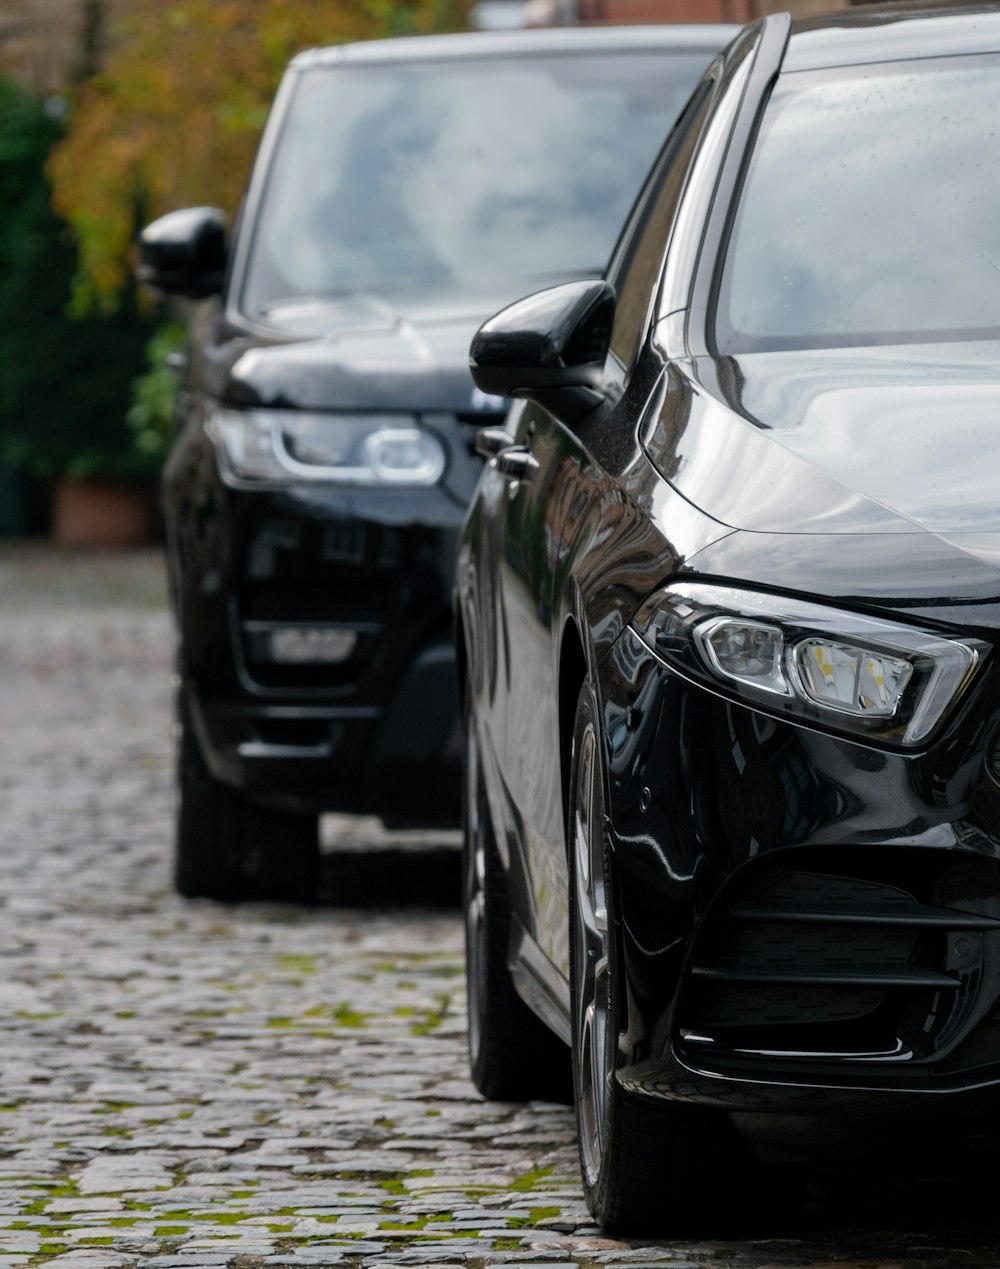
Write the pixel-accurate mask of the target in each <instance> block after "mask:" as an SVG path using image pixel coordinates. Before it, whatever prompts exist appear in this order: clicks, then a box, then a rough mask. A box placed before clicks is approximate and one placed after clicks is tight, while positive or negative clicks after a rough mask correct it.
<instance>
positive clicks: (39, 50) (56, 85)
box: [0, 0, 148, 95]
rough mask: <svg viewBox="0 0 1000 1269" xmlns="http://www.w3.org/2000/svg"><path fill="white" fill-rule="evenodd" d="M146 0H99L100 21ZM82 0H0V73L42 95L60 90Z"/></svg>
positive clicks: (72, 68) (72, 67)
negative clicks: (101, 8)
mask: <svg viewBox="0 0 1000 1269" xmlns="http://www.w3.org/2000/svg"><path fill="white" fill-rule="evenodd" d="M144 2H148V0H103V10H104V21H105V26H106V28H107V29H109V30H112V29H113V28H114V23H115V21H116V19H117V18H118V17H120V16H121V14H123V13H124V12H126V11H128V10H130V9H134V8H136V7H137V6H138V4H140V3H144ZM85 7H86V0H0V75H8V76H10V77H11V78H13V79H17V80H18V81H20V82H21V83H22V84H24V85H25V86H26V87H28V88H31V89H33V90H34V91H35V92H38V93H41V94H43V95H48V94H50V93H58V92H61V91H62V90H63V89H64V88H65V87H66V86H67V84H69V82H70V81H71V80H72V78H73V75H74V73H75V72H76V70H77V69H78V67H79V66H80V61H81V56H82V37H83V27H84V13H85Z"/></svg>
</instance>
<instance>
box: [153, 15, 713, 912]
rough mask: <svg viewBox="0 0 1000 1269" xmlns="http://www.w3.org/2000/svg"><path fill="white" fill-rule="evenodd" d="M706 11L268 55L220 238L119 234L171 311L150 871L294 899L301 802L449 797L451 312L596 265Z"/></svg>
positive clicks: (674, 96)
mask: <svg viewBox="0 0 1000 1269" xmlns="http://www.w3.org/2000/svg"><path fill="white" fill-rule="evenodd" d="M729 34H730V32H729V31H728V30H727V29H726V28H723V27H719V28H713V27H678V28H663V29H652V28H633V29H622V30H591V31H563V32H559V31H551V32H521V33H511V34H492V35H460V36H459V35H456V36H442V37H428V38H422V39H415V40H389V41H383V42H378V43H371V44H357V45H351V46H344V47H339V48H333V49H326V50H318V51H313V52H309V53H304V54H302V55H300V56H299V57H298V58H297V59H296V60H295V61H294V62H293V64H292V66H291V68H290V69H289V71H288V73H287V75H286V77H285V79H284V81H283V83H282V86H281V88H280V90H279V93H278V96H277V99H276V102H275V106H274V109H273V111H272V115H271V119H270V122H269V124H268V127H267V130H266V133H265V136H264V139H263V141H262V145H261V150H260V154H259V157H258V161H257V163H256V166H255V169H254V173H253V176H252V179H251V182H250V186H249V189H248V193H247V197H246V200H245V204H244V208H243V212H242V214H241V218H240V223H239V225H238V227H237V231H236V233H235V236H234V240H233V243H232V247H231V250H230V249H228V248H227V244H226V242H225V236H224V227H223V222H222V218H221V216H220V214H219V213H218V212H215V211H213V210H212V209H206V208H201V209H188V210H186V211H182V212H176V213H172V214H170V215H169V216H167V217H165V218H163V219H161V220H160V221H158V222H156V223H155V224H154V225H152V226H150V227H149V228H148V229H147V230H146V232H145V234H144V235H143V246H142V250H143V276H144V278H145V280H146V281H147V282H149V283H150V284H151V285H153V286H154V287H155V288H157V289H158V290H159V291H160V292H161V293H165V294H174V295H182V296H187V297H191V298H198V297H208V299H207V303H205V304H204V305H202V307H201V308H200V309H199V311H198V312H197V314H196V316H195V319H194V322H193V326H192V337H191V341H190V352H189V365H188V368H187V371H186V373H185V376H184V379H183V382H182V386H181V395H180V406H179V424H180V426H179V430H178V435H177V439H176V443H175V445H174V447H173V450H172V452H171V455H170V458H169V460H168V463H167V466H166V471H165V477H164V505H165V511H166V525H167V539H168V557H169V565H170V578H171V590H172V597H173V603H174V609H175V613H176V616H177V623H178V630H179V634H180V645H179V662H178V672H179V679H180V688H179V694H178V711H179V718H180V723H181V728H180V732H181V739H180V745H181V747H180V760H179V768H178V778H179V793H180V799H179V811H178V829H177V858H176V865H177V867H176V880H177V885H178V887H179V888H180V889H181V890H182V892H183V893H185V894H189V895H198V894H200V895H210V896H214V897H217V898H233V897H238V896H240V895H248V894H256V895H277V894H287V895H293V896H296V897H301V898H309V897H311V896H313V894H314V893H315V887H316V876H315V871H316V866H317V857H318V849H317V833H316V823H317V814H318V812H320V811H323V810H338V811H344V812H359V813H376V814H379V815H381V816H382V817H383V818H384V819H385V820H386V821H387V822H391V823H395V824H413V823H419V822H424V821H427V822H434V823H441V822H448V821H451V822H454V821H455V820H456V819H457V817H458V805H459V775H458V771H459V755H460V744H459V742H458V728H457V698H456V692H455V686H454V680H455V676H454V665H453V652H452V645H451V638H450V617H449V602H448V601H449V591H450V578H451V572H452V563H453V557H454V543H455V538H456V534H457V531H458V528H459V526H460V524H461V520H462V516H463V514H464V509H465V507H466V504H467V502H468V499H469V497H470V495H471V493H472V491H473V488H474V487H475V483H476V480H477V477H478V475H479V468H480V461H479V459H478V458H477V457H476V455H475V453H474V452H473V447H472V438H473V437H474V435H475V432H476V430H477V428H478V427H479V426H480V425H481V424H482V422H483V421H490V420H493V421H499V419H500V418H501V417H502V413H503V411H504V409H505V403H503V402H501V401H498V400H496V399H491V398H490V397H489V396H484V395H483V394H482V393H481V392H479V391H478V390H476V389H474V385H473V384H472V382H471V380H470V377H469V372H468V366H467V359H466V350H467V347H468V341H469V338H470V336H471V334H472V332H473V331H474V330H475V328H476V326H477V325H478V323H479V322H481V321H482V319H483V318H484V317H485V316H486V315H487V314H488V313H490V312H491V311H493V310H494V309H495V308H496V307H497V306H498V305H499V304H501V303H503V302H505V301H509V300H511V299H513V298H515V297H516V296H517V295H519V294H523V293H524V292H525V291H526V290H531V289H533V288H535V287H537V286H540V285H543V284H545V283H546V282H549V281H554V280H558V279H560V278H565V277H567V276H576V275H577V274H579V273H580V272H583V273H585V274H595V273H599V272H600V270H601V269H602V268H603V267H604V263H605V261H606V260H607V258H608V255H609V253H610V251H611V249H612V247H613V245H614V240H615V236H616V234H617V232H618V229H619V227H620V224H621V222H622V221H623V220H624V217H625V215H626V213H627V211H628V206H629V204H630V202H631V199H632V197H633V196H634V191H635V190H636V189H637V188H638V186H639V184H640V183H641V181H642V179H643V176H644V174H645V172H646V171H647V169H648V167H649V164H650V163H651V162H652V160H653V158H654V157H655V154H656V151H657V148H658V146H659V144H660V141H661V139H662V135H663V133H664V132H665V131H666V129H667V127H668V126H669V124H670V122H671V121H672V120H673V118H674V117H675V116H676V114H677V112H678V111H679V109H680V108H681V106H682V105H683V102H684V100H685V98H686V97H687V95H688V94H689V92H690V90H691V87H692V85H693V84H694V83H695V81H696V80H697V77H698V75H699V74H700V73H701V71H702V69H703V68H704V65H705V64H706V62H707V61H708V60H709V59H710V57H711V56H712V55H713V54H714V53H715V51H716V50H717V49H718V48H719V47H721V45H722V44H723V43H724V42H725V39H726V38H728V35H729Z"/></svg>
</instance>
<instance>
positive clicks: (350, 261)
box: [242, 49, 711, 315]
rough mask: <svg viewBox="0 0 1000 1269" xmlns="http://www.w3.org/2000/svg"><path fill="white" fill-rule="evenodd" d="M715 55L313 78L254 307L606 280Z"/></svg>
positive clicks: (269, 221)
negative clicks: (638, 201) (626, 224)
mask: <svg viewBox="0 0 1000 1269" xmlns="http://www.w3.org/2000/svg"><path fill="white" fill-rule="evenodd" d="M710 56H711V53H710V51H709V50H708V49H706V50H703V51H696V50H686V51H684V52H669V53H667V52H663V51H660V52H654V53H646V52H641V53H625V54H614V55H609V54H607V53H601V54H597V53H595V54H588V55H585V56H582V55H578V54H574V55H568V54H563V55H558V56H557V55H552V56H537V55H532V56H528V57H523V58H521V59H520V60H518V61H512V60H510V59H508V60H500V59H480V60H476V61H473V60H466V61H448V62H433V63H423V64H406V63H403V64H388V65H382V66H365V67H353V68H352V67H340V68H336V69H332V68H322V69H314V70H310V71H307V72H305V73H303V74H302V75H301V77H300V83H299V85H298V87H297V89H296V94H295V98H294V101H293V103H292V107H291V110H290V112H289V116H288V120H287V122H286V124H285V127H284V130H283V132H282V135H281V138H280V142H279V145H278V148H277V153H276V157H275V161H274V164H273V167H272V170H271V172H270V175H269V179H268V184H267V191H266V195H265V199H264V203H263V206H262V208H261V212H260V215H259V218H258V222H257V225H256V227H255V231H254V238H253V244H252V249H251V257H250V262H249V268H248V271H247V274H246V281H245V283H244V289H243V299H242V302H243V307H244V309H245V310H246V311H248V312H250V313H252V314H254V315H267V314H269V313H273V312H274V311H275V310H276V309H280V308H281V307H282V306H284V305H288V304H294V302H295V301H296V299H299V300H303V299H308V300H317V299H318V300H321V299H322V298H323V297H331V298H333V297H336V296H344V295H345V294H351V293H357V292H364V293H367V294H369V295H372V294H374V295H376V296H378V295H383V296H384V295H394V296H395V295H398V294H399V293H400V292H406V291H421V292H424V293H426V292H428V291H432V292H454V291H460V292H466V293H469V294H470V295H471V294H476V293H484V294H485V293H490V294H491V295H495V294H498V293H499V294H503V295H509V297H510V299H511V300H513V299H515V298H517V297H518V296H520V295H524V294H526V293H527V292H529V291H532V290H538V289H539V288H541V287H544V286H547V285H548V284H549V283H550V282H556V281H560V280H562V279H564V278H567V277H579V276H585V275H593V274H599V273H600V272H602V271H603V269H604V266H605V263H606V261H607V258H608V256H609V255H610V253H611V249H612V248H613V246H614V244H615V239H616V237H617V233H618V230H619V228H620V226H621V224H622V222H623V221H624V219H625V216H626V214H627V212H628V210H629V207H630V206H631V203H632V200H633V198H634V197H635V194H636V192H637V191H638V188H639V185H640V183H641V181H642V179H643V177H644V176H645V174H646V171H647V169H648V168H649V167H650V165H651V164H652V161H653V159H654V158H655V156H656V153H657V151H658V150H659V148H660V146H661V145H662V143H663V140H664V137H665V136H666V134H667V132H668V130H669V128H670V126H671V124H672V123H673V121H674V118H675V117H676V115H677V114H678V113H679V111H680V109H681V107H682V105H683V104H684V101H685V100H686V98H687V97H688V96H689V94H690V92H691V90H692V88H693V87H694V84H695V82H696V81H697V79H698V77H699V75H700V74H701V72H702V71H703V70H704V67H705V64H706V62H707V61H708V59H709V58H710Z"/></svg>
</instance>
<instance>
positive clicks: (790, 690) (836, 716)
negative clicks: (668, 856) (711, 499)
mask: <svg viewBox="0 0 1000 1269" xmlns="http://www.w3.org/2000/svg"><path fill="white" fill-rule="evenodd" d="M632 628H633V630H634V631H635V632H636V634H638V635H639V637H640V638H641V639H642V640H643V642H644V643H646V644H647V645H648V646H649V647H650V648H651V649H652V650H653V651H654V652H656V653H657V654H658V655H659V656H661V657H662V658H663V660H665V661H666V662H667V663H668V664H670V665H671V666H673V667H674V668H675V669H677V670H679V671H680V672H681V673H682V674H684V675H685V677H688V678H692V679H695V680H697V681H699V682H701V683H703V684H705V685H706V686H708V687H711V688H713V689H714V690H716V691H720V692H722V693H723V694H725V695H729V696H733V697H735V698H736V699H739V700H745V701H746V702H747V703H748V704H751V703H755V704H759V705H762V706H764V707H766V708H767V709H768V710H770V711H772V712H774V713H778V714H788V715H791V716H792V717H795V718H798V719H800V720H802V721H804V722H813V723H817V724H821V725H822V726H824V727H830V728H833V729H835V730H837V731H843V732H848V733H851V734H854V735H861V736H865V737H868V738H870V739H873V740H882V741H887V742H891V743H895V744H899V745H905V746H908V747H912V746H915V745H919V744H920V743H921V742H923V741H924V740H926V739H927V738H928V737H929V736H930V735H931V733H932V732H933V731H934V729H935V727H937V725H938V723H940V721H941V720H942V718H943V717H944V715H945V713H946V712H947V710H948V709H949V707H950V706H951V705H952V704H953V703H954V702H955V701H956V700H957V699H958V697H959V696H960V695H961V694H962V692H963V691H964V690H965V688H966V687H967V686H968V684H969V682H970V680H971V679H972V677H973V675H974V673H975V671H976V668H977V666H978V665H979V664H980V663H981V661H982V660H983V658H984V657H985V656H986V653H987V651H988V645H987V644H985V643H982V642H980V641H979V640H976V639H961V640H959V639H949V638H945V637H943V636H941V635H939V634H935V633H933V632H931V631H928V630H922V629H920V628H919V627H914V626H908V625H904V624H903V623H901V622H896V621H893V620H891V619H883V618H881V617H869V616H862V615H861V614H859V613H853V612H845V611H843V610H841V609H838V608H828V607H826V606H825V605H823V604H813V603H809V602H807V601H805V600H799V599H787V598H784V597H782V596H778V595H763V594H757V593H756V592H754V591H746V590H737V589H735V588H731V587H724V586H717V585H711V584H700V583H678V584H677V585H673V586H668V587H665V588H664V589H663V590H660V591H657V592H656V594H654V595H652V596H651V597H650V598H649V599H648V600H647V601H646V602H645V604H643V606H642V608H641V609H640V610H639V612H638V613H637V614H636V616H635V618H634V620H633V622H632Z"/></svg>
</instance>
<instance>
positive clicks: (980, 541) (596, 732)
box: [455, 5, 1000, 1233]
mask: <svg viewBox="0 0 1000 1269" xmlns="http://www.w3.org/2000/svg"><path fill="white" fill-rule="evenodd" d="M998 225H1000V6H997V5H988V6H979V7H975V8H969V9H957V8H954V7H952V8H950V9H948V10H942V11H939V12H938V11H932V10H930V9H928V8H926V7H925V8H923V9H921V10H919V11H909V12H908V11H907V10H906V8H905V7H904V6H902V5H893V6H892V7H891V9H885V10H882V11H880V10H877V9H872V10H867V9H863V10H855V11H853V12H850V13H848V14H840V15H838V16H835V17H831V18H829V19H826V20H816V21H812V22H805V23H803V24H800V25H797V24H793V23H792V22H791V20H790V19H789V17H788V15H782V14H778V15H774V16H771V17H768V18H766V19H765V20H764V21H762V22H761V23H758V24H756V25H754V26H752V27H750V28H748V29H747V30H746V32H745V33H743V34H742V35H740V36H739V37H738V38H737V39H736V41H735V42H734V43H733V44H732V45H730V46H729V48H728V49H727V50H726V51H725V52H724V53H723V54H722V55H720V56H719V58H718V59H717V60H716V61H715V63H714V64H713V66H712V67H711V69H710V71H709V72H708V73H707V74H706V75H705V77H704V78H703V79H702V80H701V82H700V84H699V85H698V87H697V89H696V90H695V93H694V95H693V97H692V98H691V100H690V102H689V103H688V105H687V108H686V110H685V111H684V113H683V115H682V117H681V119H680V121H679V122H678V124H677V125H676V127H675V128H674V129H673V131H672V133H671V135H670V137H669V139H668V141H667V143H666V146H665V148H664V149H663V151H662V153H661V154H660V156H659V158H658V160H657V162H656V164H655V166H654V169H653V172H652V174H651V177H650V179H649V180H648V182H647V184H646V185H645V187H644V189H643V191H642V193H641V195H640V197H639V200H638V202H637V204H636V206H635V208H634V210H633V212H632V214H631V217H630V220H629V222H628V224H627V227H626V230H625V232H624V235H623V237H622V238H621V240H620V242H619V245H618V247H617V249H616V253H615V255H614V258H613V261H612V265H611V268H610V271H609V272H608V274H607V276H606V279H605V280H603V281H593V280H586V279H584V280H580V281H575V282H571V283H568V284H564V285H561V286H557V287H554V288H551V289H548V290H545V291H542V292H540V293H537V294H534V295H532V296H531V297H530V298H528V299H524V300H522V301H520V302H518V303H516V304H514V305H513V306H510V307H508V308H507V309H505V310H504V311H502V312H500V313H499V314H498V315H497V316H495V317H493V318H492V319H491V320H490V321H488V322H487V323H486V324H485V325H484V326H483V327H482V328H481V329H480V331H479V333H478V335H477V336H476V338H475V340H474V341H473V344H472V349H471V365H472V371H473V377H474V378H475V380H476V382H477V384H478V385H479V386H480V388H481V389H482V390H483V391H484V392H488V393H491V394H502V395H507V396H510V397H514V398H517V399H518V402H519V403H518V404H517V405H516V406H515V407H514V409H513V411H512V413H511V415H510V417H509V420H508V421H507V423H506V424H505V426H504V427H503V428H501V429H496V428H493V429H486V430H484V431H483V432H482V434H481V436H480V441H479V444H480V448H481V450H482V451H483V452H484V453H485V454H489V455H491V457H490V459H489V463H488V466H487V467H486V469H485V470H484V473H483V476H482V478H481V481H480V483H479V486H478V491H477V494H476V497H475V499H474V500H473V503H472V505H471V508H470V511H469V515H468V518H467V521H466V523H465V526H464V528H463V531H462V536H461V538H460V543H459V553H458V561H457V574H456V593H455V612H456V624H457V632H458V641H459V643H458V646H459V659H460V663H461V666H462V674H463V680H462V681H463V685H464V702H465V705H464V713H465V718H466V721H467V731H466V745H465V749H466V789H467V812H466V817H465V819H466V823H465V842H466V851H465V907H466V926H467V947H468V986H469V1028H470V1056H471V1065H472V1073H473V1078H474V1080H475V1082H476V1084H477V1086H478V1087H479V1089H480V1090H481V1091H482V1092H483V1093H484V1094H486V1095H487V1096H489V1097H496V1098H504V1099H508V1098H525V1097H539V1096H541V1097H546V1096H547V1097H555V1096H559V1095H560V1094H561V1093H564V1092H565V1090H566V1086H567V1085H568V1084H571V1088H572V1092H573V1096H574V1099H575V1104H576V1112H577V1122H578V1129H579V1142H580V1156H581V1164H582V1172H583V1178H584V1184H585V1189H586V1193H587V1197H588V1201H589V1204H590V1207H591V1210H592V1212H593V1214H594V1216H595V1217H596V1218H597V1219H598V1220H599V1221H600V1222H601V1223H602V1224H603V1225H604V1226H605V1227H607V1228H609V1229H612V1230H615V1229H623V1230H628V1231H630V1232H633V1233H635V1232H639V1231H641V1230H649V1229H654V1230H658V1231H667V1230H680V1229H685V1228H688V1227H700V1228H704V1229H707V1230H709V1231H713V1230H714V1231H716V1232H717V1231H718V1230H719V1229H720V1228H721V1227H722V1225H723V1223H724V1221H725V1219H726V1217H727V1216H728V1215H731V1214H732V1213H733V1210H734V1207H735V1205H736V1204H738V1203H739V1202H740V1201H741V1200H743V1199H745V1198H746V1197H747V1196H748V1195H758V1196H759V1195H761V1194H765V1193H766V1192H767V1189H768V1185H769V1180H768V1172H767V1168H768V1167H769V1166H772V1165H776V1164H780V1163H785V1164H791V1163H795V1162H796V1161H799V1160H802V1159H804V1158H808V1157H809V1156H810V1155H812V1154H814V1153H815V1152H817V1151H819V1150H820V1149H828V1148H831V1147H832V1146H833V1145H834V1144H837V1145H838V1146H839V1147H842V1148H849V1147H850V1142H851V1139H852V1133H853V1131H854V1130H855V1129H856V1128H858V1129H860V1127H861V1126H862V1125H866V1126H867V1129H868V1130H870V1129H871V1125H872V1124H873V1123H875V1122H876V1121H880V1122H883V1123H885V1124H886V1125H890V1126H891V1125H896V1126H898V1125H901V1124H904V1123H906V1124H912V1123H917V1124H919V1123H920V1122H921V1121H922V1118H923V1117H924V1116H928V1117H930V1116H937V1117H940V1116H942V1115H946V1116H949V1117H953V1122H957V1121H958V1117H959V1116H961V1115H965V1114H966V1113H968V1114H970V1115H971V1114H978V1113H979V1112H981V1111H983V1110H984V1109H986V1108H997V1107H1000V707H998V701H1000V655H998V649H997V644H998V642H1000V479H998V469H1000V468H998V463H1000V439H998V438H1000V428H998V425H997V420H998V418H1000V239H998V228H997V227H998ZM567 1046H568V1047H567ZM570 1051H571V1054H570Z"/></svg>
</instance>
